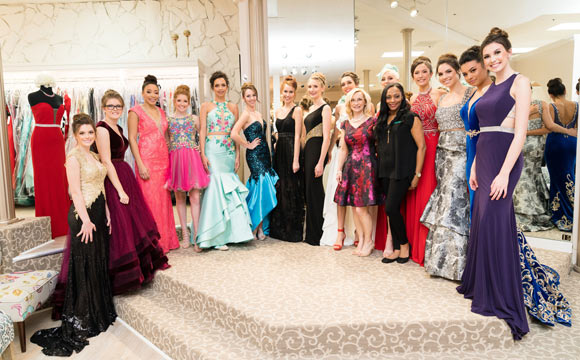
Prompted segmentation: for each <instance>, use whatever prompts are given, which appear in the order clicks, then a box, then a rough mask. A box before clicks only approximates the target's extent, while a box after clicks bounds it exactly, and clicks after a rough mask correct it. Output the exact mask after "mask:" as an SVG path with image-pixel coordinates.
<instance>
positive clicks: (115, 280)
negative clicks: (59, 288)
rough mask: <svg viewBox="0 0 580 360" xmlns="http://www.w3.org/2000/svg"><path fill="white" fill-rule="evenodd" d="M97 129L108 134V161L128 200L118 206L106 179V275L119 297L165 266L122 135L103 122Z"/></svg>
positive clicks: (119, 129)
mask: <svg viewBox="0 0 580 360" xmlns="http://www.w3.org/2000/svg"><path fill="white" fill-rule="evenodd" d="M99 127H102V128H104V129H106V130H107V131H108V132H109V144H110V148H111V149H110V150H111V162H112V163H113V166H114V167H115V172H116V173H117V177H118V178H119V182H120V183H121V186H122V187H123V190H124V191H125V193H126V194H127V196H128V197H129V203H128V204H121V201H120V199H119V193H118V192H117V189H115V186H113V183H112V182H111V180H109V178H108V177H107V178H106V179H105V194H106V196H107V205H108V206H109V212H110V214H111V241H110V246H109V247H110V250H109V254H110V255H109V275H110V277H111V284H112V287H113V294H114V295H119V294H122V293H125V292H128V291H131V290H135V289H138V288H140V287H141V285H143V284H146V283H148V282H150V281H151V280H153V276H154V274H155V272H156V271H157V270H163V269H167V268H168V267H169V265H168V264H167V261H168V260H167V257H166V256H165V255H164V254H163V248H162V247H161V244H159V231H158V230H157V225H156V224H155V220H154V219H153V215H152V214H151V211H150V210H149V205H147V203H146V202H145V198H144V197H143V192H142V191H141V187H140V186H139V185H138V184H137V180H136V179H135V174H134V173H133V170H132V169H131V166H130V165H129V164H128V163H127V162H126V161H125V160H124V158H125V152H126V151H127V148H128V147H129V141H128V140H127V138H126V137H125V136H124V135H123V129H122V128H121V127H120V126H119V125H117V130H118V133H117V132H116V131H115V130H113V129H112V128H111V127H110V126H109V124H108V123H107V122H105V121H100V122H99V123H98V124H97V128H99ZM119 134H120V135H119Z"/></svg>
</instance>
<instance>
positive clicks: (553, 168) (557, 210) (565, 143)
mask: <svg viewBox="0 0 580 360" xmlns="http://www.w3.org/2000/svg"><path fill="white" fill-rule="evenodd" d="M552 107H553V108H554V115H555V116H554V122H555V123H556V124H558V125H560V126H562V127H565V128H567V129H571V128H574V127H575V126H576V122H577V121H578V104H576V112H575V114H574V117H573V118H572V121H571V122H570V123H569V124H566V125H563V124H562V122H561V121H560V114H559V113H558V108H556V105H554V104H552ZM576 142H577V138H576V137H574V136H570V135H566V134H560V133H555V132H553V133H550V134H548V136H547V138H546V150H545V157H546V166H547V167H548V172H549V173H550V207H551V209H552V222H553V223H554V224H555V225H556V226H557V227H558V229H559V230H560V231H569V232H570V231H572V227H573V219H574V187H575V184H576V175H575V174H576Z"/></svg>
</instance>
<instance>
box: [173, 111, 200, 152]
mask: <svg viewBox="0 0 580 360" xmlns="http://www.w3.org/2000/svg"><path fill="white" fill-rule="evenodd" d="M167 120H168V122H169V127H168V130H169V151H174V150H177V149H195V150H199V134H198V132H197V128H196V127H195V123H194V120H193V116H192V115H187V116H184V117H180V118H176V117H173V116H169V117H168V118H167Z"/></svg>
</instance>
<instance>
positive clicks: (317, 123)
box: [304, 104, 327, 142]
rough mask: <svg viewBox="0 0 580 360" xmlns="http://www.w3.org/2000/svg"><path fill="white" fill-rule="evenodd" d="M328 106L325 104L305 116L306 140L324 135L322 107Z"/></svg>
mask: <svg viewBox="0 0 580 360" xmlns="http://www.w3.org/2000/svg"><path fill="white" fill-rule="evenodd" d="M325 106H327V104H323V105H322V106H319V107H318V108H317V109H316V110H314V111H311V112H310V114H308V115H306V118H304V127H305V128H306V142H308V140H310V139H312V138H315V137H322V109H324V107H325Z"/></svg>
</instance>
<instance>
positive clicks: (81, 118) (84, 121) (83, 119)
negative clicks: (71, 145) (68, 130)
mask: <svg viewBox="0 0 580 360" xmlns="http://www.w3.org/2000/svg"><path fill="white" fill-rule="evenodd" d="M83 125H91V127H92V128H93V130H94V131H95V132H97V128H96V127H95V122H94V121H93V119H91V117H90V116H89V115H87V114H84V113H79V114H76V115H75V116H73V123H72V130H73V134H75V135H76V134H78V133H79V130H80V128H81V126H83Z"/></svg>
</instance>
